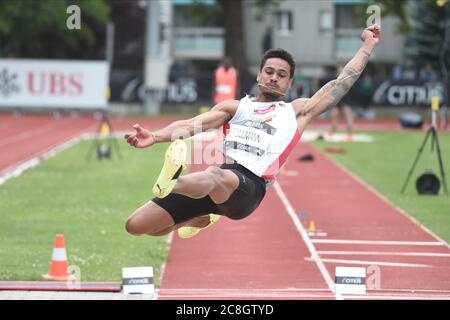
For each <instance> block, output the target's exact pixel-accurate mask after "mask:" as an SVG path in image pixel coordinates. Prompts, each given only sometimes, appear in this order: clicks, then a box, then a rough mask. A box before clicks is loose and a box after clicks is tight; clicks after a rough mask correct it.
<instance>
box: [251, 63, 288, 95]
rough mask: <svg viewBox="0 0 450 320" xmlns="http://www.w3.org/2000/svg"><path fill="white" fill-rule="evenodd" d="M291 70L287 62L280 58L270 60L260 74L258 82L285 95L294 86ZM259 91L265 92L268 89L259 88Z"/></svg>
mask: <svg viewBox="0 0 450 320" xmlns="http://www.w3.org/2000/svg"><path fill="white" fill-rule="evenodd" d="M289 70H290V67H289V64H288V63H287V61H285V60H283V59H280V58H269V59H267V61H266V63H265V64H264V66H263V67H262V69H261V70H260V72H259V73H258V76H257V78H256V81H257V82H258V83H259V84H262V85H264V86H266V87H268V88H271V89H274V90H276V92H282V93H283V94H284V93H286V92H287V90H288V89H289V87H290V86H291V84H292V79H291V78H290V72H289ZM259 90H263V91H264V90H266V89H264V88H261V87H259ZM269 90H270V89H269Z"/></svg>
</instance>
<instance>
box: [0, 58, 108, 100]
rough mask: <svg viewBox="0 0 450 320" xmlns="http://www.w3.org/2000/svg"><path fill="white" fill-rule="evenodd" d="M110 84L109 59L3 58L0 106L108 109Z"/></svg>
mask: <svg viewBox="0 0 450 320" xmlns="http://www.w3.org/2000/svg"><path fill="white" fill-rule="evenodd" d="M108 87H109V65H108V62H106V61H86V60H84V61H80V60H31V59H30V60H28V59H0V108H1V107H53V108H105V107H106V106H107V101H108Z"/></svg>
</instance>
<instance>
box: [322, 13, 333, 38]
mask: <svg viewBox="0 0 450 320" xmlns="http://www.w3.org/2000/svg"><path fill="white" fill-rule="evenodd" d="M332 30H333V15H332V13H331V11H330V10H320V12H319V31H320V33H322V34H326V33H330V32H331V31H332Z"/></svg>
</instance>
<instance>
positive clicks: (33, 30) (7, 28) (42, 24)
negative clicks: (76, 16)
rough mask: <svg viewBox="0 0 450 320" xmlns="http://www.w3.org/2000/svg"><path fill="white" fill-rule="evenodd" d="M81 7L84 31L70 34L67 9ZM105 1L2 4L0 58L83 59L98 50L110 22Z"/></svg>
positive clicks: (16, 1)
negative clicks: (72, 6)
mask: <svg viewBox="0 0 450 320" xmlns="http://www.w3.org/2000/svg"><path fill="white" fill-rule="evenodd" d="M71 4H75V5H78V6H79V7H80V10H81V29H80V30H69V29H68V28H67V26H66V20H67V18H68V17H69V14H68V13H67V11H66V10H67V7H68V6H69V5H71ZM109 12H110V7H109V4H108V2H107V1H106V0H73V1H68V0H67V1H66V0H47V1H36V0H3V1H2V5H1V6H0V42H1V44H2V45H1V46H0V55H1V56H10V55H11V56H15V57H36V58H42V57H48V58H56V57H58V58H64V57H77V56H79V57H83V52H86V49H88V48H93V47H95V46H99V39H98V38H99V36H100V35H101V33H102V29H103V28H104V26H105V25H106V23H107V22H108V20H109Z"/></svg>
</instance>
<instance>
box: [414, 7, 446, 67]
mask: <svg viewBox="0 0 450 320" xmlns="http://www.w3.org/2000/svg"><path fill="white" fill-rule="evenodd" d="M446 10H448V5H447V6H445V7H440V6H438V5H437V3H436V1H434V0H427V1H414V2H413V3H412V13H411V20H412V27H411V32H410V34H409V36H408V38H407V41H406V50H405V55H406V58H407V64H408V66H409V67H411V68H412V67H421V66H423V65H424V64H425V63H430V64H431V65H432V67H433V69H434V70H435V71H436V72H438V73H441V64H440V55H441V50H442V48H443V45H444V42H445V41H444V39H445V28H446ZM447 28H448V26H447ZM449 40H450V39H448V38H447V39H446V42H447V46H448V42H449ZM444 62H445V65H446V66H447V69H448V67H449V66H450V54H447V55H446V57H445V60H444Z"/></svg>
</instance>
